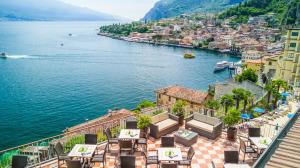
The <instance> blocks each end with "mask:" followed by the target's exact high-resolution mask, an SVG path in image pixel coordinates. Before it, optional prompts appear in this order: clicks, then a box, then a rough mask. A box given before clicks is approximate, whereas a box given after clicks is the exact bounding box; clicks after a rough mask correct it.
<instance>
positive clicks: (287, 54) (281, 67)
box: [275, 28, 300, 92]
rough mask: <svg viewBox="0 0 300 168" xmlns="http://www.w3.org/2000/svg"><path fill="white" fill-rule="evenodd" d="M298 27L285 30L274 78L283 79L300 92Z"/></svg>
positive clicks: (299, 40) (299, 33) (299, 32)
mask: <svg viewBox="0 0 300 168" xmlns="http://www.w3.org/2000/svg"><path fill="white" fill-rule="evenodd" d="M299 57H300V28H293V29H289V30H288V31H287V37H286V42H285V48H284V53H283V55H282V56H279V58H278V64H277V68H276V74H275V79H283V80H285V81H286V82H288V84H289V85H290V86H292V87H293V88H294V91H295V92H300V60H299Z"/></svg>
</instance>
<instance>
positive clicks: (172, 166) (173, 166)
mask: <svg viewBox="0 0 300 168" xmlns="http://www.w3.org/2000/svg"><path fill="white" fill-rule="evenodd" d="M161 168H178V164H177V163H162V164H161Z"/></svg>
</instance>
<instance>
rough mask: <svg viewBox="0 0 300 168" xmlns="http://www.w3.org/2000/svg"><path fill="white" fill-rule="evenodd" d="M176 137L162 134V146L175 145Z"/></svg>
mask: <svg viewBox="0 0 300 168" xmlns="http://www.w3.org/2000/svg"><path fill="white" fill-rule="evenodd" d="M174 146H175V139H174V137H170V136H162V137H161V147H174Z"/></svg>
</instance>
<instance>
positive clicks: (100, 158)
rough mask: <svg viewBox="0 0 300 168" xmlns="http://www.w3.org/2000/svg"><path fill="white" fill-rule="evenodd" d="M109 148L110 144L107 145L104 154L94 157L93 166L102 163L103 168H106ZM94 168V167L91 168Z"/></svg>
mask: <svg viewBox="0 0 300 168" xmlns="http://www.w3.org/2000/svg"><path fill="white" fill-rule="evenodd" d="M107 147H108V144H106V145H105V148H104V150H102V153H100V154H99V153H98V154H96V155H94V156H93V158H92V159H91V164H92V165H95V163H97V162H98V163H102V165H103V167H105V164H106V151H107ZM91 167H93V166H91Z"/></svg>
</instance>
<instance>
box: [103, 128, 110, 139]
mask: <svg viewBox="0 0 300 168" xmlns="http://www.w3.org/2000/svg"><path fill="white" fill-rule="evenodd" d="M104 133H105V136H106V138H107V139H111V138H112V135H111V131H110V128H106V129H105V131H104Z"/></svg>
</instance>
